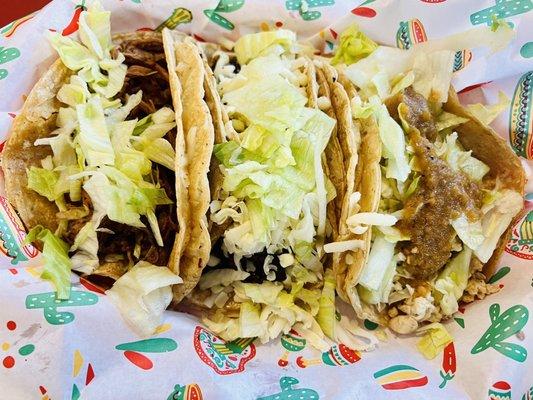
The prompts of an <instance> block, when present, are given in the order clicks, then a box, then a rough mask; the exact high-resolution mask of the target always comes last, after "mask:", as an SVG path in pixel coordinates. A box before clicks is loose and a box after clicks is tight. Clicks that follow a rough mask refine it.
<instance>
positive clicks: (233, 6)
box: [204, 0, 244, 31]
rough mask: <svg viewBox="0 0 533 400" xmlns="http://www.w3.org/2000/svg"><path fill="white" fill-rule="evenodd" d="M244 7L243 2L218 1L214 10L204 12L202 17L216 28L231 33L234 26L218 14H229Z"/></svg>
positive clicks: (232, 0) (231, 0)
mask: <svg viewBox="0 0 533 400" xmlns="http://www.w3.org/2000/svg"><path fill="white" fill-rule="evenodd" d="M243 5H244V0H220V2H219V3H218V5H217V7H216V8H215V9H207V10H204V15H205V16H206V17H207V18H209V19H210V20H211V21H212V22H214V23H215V24H217V25H218V26H220V27H222V28H224V29H227V30H228V31H232V30H233V29H235V25H234V24H233V22H231V21H230V20H228V19H226V18H225V17H223V16H222V15H220V13H231V12H234V11H237V10H239V9H240V8H242V6H243Z"/></svg>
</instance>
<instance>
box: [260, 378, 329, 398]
mask: <svg viewBox="0 0 533 400" xmlns="http://www.w3.org/2000/svg"><path fill="white" fill-rule="evenodd" d="M298 383H300V381H298V379H296V378H292V377H290V376H284V377H283V378H281V379H280V380H279V386H280V387H281V392H279V393H275V394H271V395H269V396H265V397H259V398H258V399H257V400H292V399H300V400H318V399H319V396H318V393H317V392H316V391H314V390H313V389H294V388H293V386H294V385H297V384H298Z"/></svg>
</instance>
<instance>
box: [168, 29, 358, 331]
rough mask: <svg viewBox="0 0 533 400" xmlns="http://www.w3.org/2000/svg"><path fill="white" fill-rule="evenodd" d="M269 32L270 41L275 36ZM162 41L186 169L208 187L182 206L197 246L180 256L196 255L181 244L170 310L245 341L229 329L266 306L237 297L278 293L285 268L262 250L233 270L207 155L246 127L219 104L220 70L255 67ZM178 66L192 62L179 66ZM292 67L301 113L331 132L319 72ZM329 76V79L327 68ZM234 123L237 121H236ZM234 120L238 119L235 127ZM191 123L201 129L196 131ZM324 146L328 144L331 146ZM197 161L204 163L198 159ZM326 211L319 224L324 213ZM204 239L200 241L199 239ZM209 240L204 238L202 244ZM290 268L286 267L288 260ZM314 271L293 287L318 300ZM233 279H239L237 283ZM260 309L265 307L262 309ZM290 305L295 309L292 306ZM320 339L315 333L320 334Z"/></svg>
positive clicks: (332, 211)
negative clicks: (168, 53) (174, 83)
mask: <svg viewBox="0 0 533 400" xmlns="http://www.w3.org/2000/svg"><path fill="white" fill-rule="evenodd" d="M272 34H274V35H276V33H272ZM251 36H254V35H251ZM259 36H260V34H257V36H256V37H257V38H259ZM163 38H164V41H165V45H166V47H167V48H171V49H174V51H175V54H176V59H179V60H181V61H178V62H177V63H176V65H175V66H172V62H169V65H170V66H171V69H172V68H175V70H176V73H177V76H178V77H179V80H180V84H181V88H182V94H183V96H182V97H183V126H184V136H185V141H186V143H187V158H188V162H189V163H194V165H191V168H197V169H199V165H201V169H202V170H204V171H205V172H204V175H203V177H208V181H209V185H207V182H202V184H201V185H199V184H197V185H196V186H197V187H198V188H199V187H200V186H201V188H202V190H201V193H199V194H198V196H199V197H201V198H202V199H203V201H202V202H198V203H196V205H195V202H194V201H190V204H191V209H190V212H191V216H190V219H189V224H190V225H191V226H194V224H195V223H200V221H201V224H200V225H199V226H201V229H198V230H197V232H196V233H192V232H191V237H190V238H189V241H191V242H189V243H194V240H200V242H201V243H202V245H201V250H202V255H201V256H198V255H197V256H196V257H190V258H187V252H188V249H190V251H196V250H197V249H198V244H194V245H192V244H191V245H189V244H186V245H185V250H184V254H183V256H182V258H181V260H180V276H181V277H182V278H183V281H184V284H183V285H176V286H175V288H174V299H173V306H174V307H176V308H177V309H180V310H185V311H188V312H192V313H195V314H197V315H199V316H201V317H203V318H204V322H205V323H206V324H207V325H208V326H209V328H210V329H212V330H213V331H215V332H216V333H217V334H218V335H219V336H221V337H223V338H225V339H227V340H231V339H235V338H237V337H248V336H250V334H251V333H247V331H246V330H245V328H243V327H241V328H239V331H238V332H237V331H236V329H235V326H237V325H239V324H240V325H241V326H242V325H243V323H248V322H250V323H251V322H252V321H251V320H250V321H245V319H249V318H252V317H251V316H249V317H244V316H245V315H248V314H247V313H255V312H256V311H257V310H255V311H253V310H252V309H253V308H255V307H259V308H261V307H264V308H266V309H267V310H268V309H269V306H268V305H266V303H263V302H265V301H266V300H265V299H262V300H261V299H258V298H257V297H254V295H251V296H252V297H251V298H250V297H248V295H245V296H244V297H243V293H242V292H241V290H243V289H244V290H255V289H257V290H259V291H265V293H266V292H270V293H272V291H274V292H276V291H278V290H282V289H281V288H280V285H281V283H282V281H283V279H285V278H284V277H282V274H283V276H285V275H284V274H285V271H284V269H285V267H281V266H280V265H278V260H277V258H278V256H279V255H280V253H279V252H278V253H276V252H272V253H269V252H267V251H266V249H263V250H261V251H260V252H257V253H255V254H250V255H248V256H246V257H244V258H242V263H243V265H244V264H246V265H244V266H243V267H237V266H236V261H235V260H234V258H233V255H232V254H231V253H229V252H228V250H227V249H226V248H225V244H223V243H224V240H225V235H226V234H227V232H228V230H230V229H232V228H234V224H233V221H232V220H231V219H230V218H227V219H225V220H223V221H220V220H218V219H217V220H216V222H215V220H214V219H213V214H214V213H217V211H218V210H219V209H220V206H221V204H222V203H223V202H224V201H225V200H226V199H227V198H228V194H229V195H231V193H228V192H227V191H225V190H223V184H224V178H225V175H224V173H223V172H222V171H223V166H222V165H221V164H222V163H221V161H220V160H219V159H218V158H217V157H216V156H215V155H216V153H217V149H220V146H221V145H224V144H228V142H232V143H239V142H240V141H241V140H243V139H242V138H243V136H242V128H238V127H237V128H236V126H237V125H238V123H239V122H240V121H243V120H244V121H246V118H245V117H243V116H242V115H240V114H239V112H238V111H237V113H236V110H235V109H232V108H231V107H229V106H228V105H227V104H226V103H225V102H224V100H223V98H224V90H223V89H222V88H221V87H222V86H223V85H224V82H227V79H228V78H227V77H225V76H224V73H225V72H224V71H227V70H228V69H231V70H233V71H236V72H233V73H230V75H232V76H236V74H238V72H239V70H241V69H242V68H255V67H250V66H249V65H246V64H247V63H243V64H241V63H240V62H239V61H238V60H237V56H236V54H235V53H233V52H230V51H227V50H224V49H222V48H221V47H220V46H214V45H212V44H207V45H206V44H204V43H198V42H194V41H193V40H192V39H191V38H187V37H184V36H183V35H180V34H176V33H174V32H170V31H164V32H163ZM252 43H253V41H252ZM186 60H194V61H189V62H187V61H186ZM298 63H299V64H298V65H299V67H297V70H295V71H293V72H292V73H293V74H294V76H297V77H298V78H294V79H298V80H300V81H301V82H303V81H305V83H303V84H302V83H300V86H299V89H298V90H301V93H302V94H303V93H305V96H306V103H307V104H305V107H307V108H308V109H309V110H311V109H312V110H315V111H314V112H316V113H318V114H321V115H323V118H325V119H327V121H328V124H331V127H333V124H334V121H333V118H331V117H334V111H333V107H332V105H331V104H332V102H331V99H330V94H329V88H326V86H327V84H326V83H325V81H324V82H322V84H323V86H322V88H321V87H320V84H319V81H318V80H317V76H318V75H319V74H320V73H322V72H320V68H317V67H315V65H314V64H313V62H312V61H311V59H309V58H307V57H303V56H302V57H301V58H300V59H299V61H298ZM329 71H330V72H331V73H334V70H332V69H331V70H329ZM192 82H194V85H195V86H194V89H191V90H190V92H189V95H186V94H185V92H186V90H185V87H186V86H192V85H193V83H192ZM286 85H287V86H290V85H291V83H289V81H288V80H287V82H286ZM232 90H233V89H232ZM292 90H293V89H292ZM320 110H322V111H323V112H322V111H320ZM188 114H189V115H191V123H190V124H188V122H187V115H188ZM236 115H237V117H236ZM313 115H314V114H313ZM327 115H329V116H330V118H328V117H327ZM193 117H194V118H193ZM239 118H241V120H240V121H239ZM236 119H237V120H238V121H235V120H236ZM199 121H202V122H199ZM204 121H205V122H204ZM273 121H275V120H273ZM204 123H205V125H204ZM246 123H248V122H246ZM199 124H200V125H201V126H202V127H203V128H200V127H198V125H199ZM199 131H202V132H204V133H205V135H206V136H204V138H205V137H207V136H209V137H208V138H207V139H204V141H203V142H202V144H203V143H207V144H206V145H205V147H202V149H201V150H198V153H197V156H192V154H193V153H194V150H192V148H193V146H196V147H200V144H199V143H198V140H194V135H195V134H198V132H199ZM258 134H259V133H258ZM189 136H190V137H189ZM332 142H335V143H333V144H332ZM328 143H329V144H328V145H327V148H328V149H330V148H334V149H335V150H333V151H338V154H340V155H341V157H342V154H341V150H340V145H339V143H338V139H337V138H336V137H335V138H333V137H332V138H331V139H330V140H329V142H328ZM213 145H214V146H215V149H214V155H213V156H212V157H211V152H212V151H213ZM324 147H326V146H324ZM204 150H209V153H204ZM331 154H332V152H331V151H330V150H325V151H324V152H323V153H322V154H321V157H320V164H321V168H323V171H324V174H325V179H326V180H327V181H328V182H327V185H328V188H330V189H328V190H331V192H333V190H334V189H337V190H338V188H340V187H341V186H338V188H337V186H336V185H335V183H334V182H332V183H331V184H330V181H329V179H331V181H333V180H334V179H333V178H330V177H331V176H332V174H333V172H332V171H335V174H336V176H337V177H338V179H339V181H341V180H342V181H343V182H346V177H345V176H344V164H343V162H342V159H335V158H334V157H331V156H330V155H331ZM204 156H207V157H205V158H204ZM209 161H210V165H209ZM356 163H357V159H355V160H353V162H352V164H351V167H352V170H353V173H352V180H354V177H353V175H354V174H355V165H356ZM193 175H195V173H194V172H193V171H189V177H191V179H192V176H193ZM339 184H340V183H339ZM343 184H345V183H343ZM193 186H195V185H193V183H192V181H191V182H190V183H189V191H191V190H192V188H193ZM333 188H334V189H333ZM324 194H325V193H324ZM333 203H334V201H330V202H329V204H328V205H327V210H326V207H325V208H324V218H325V220H327V222H326V225H327V226H324V233H322V234H321V236H320V237H318V236H317V237H316V238H315V239H314V240H315V242H314V243H315V244H317V243H318V246H319V247H320V248H322V246H323V245H324V243H325V242H326V241H330V240H332V238H333V237H334V236H335V237H336V236H337V235H338V233H337V229H338V228H337V226H336V225H337V220H338V218H337V216H336V213H337V211H338V212H340V204H341V202H340V201H339V202H338V204H339V208H338V210H337V207H336V206H334V205H333ZM209 204H211V207H209ZM326 211H327V218H326V215H325V213H326ZM280 212H281V211H280ZM195 221H196V222H195ZM206 221H207V222H206ZM326 231H327V233H326ZM200 233H201V235H200ZM199 235H200V236H201V239H198V238H199V237H200V236H199ZM205 238H207V240H206V239H205ZM209 238H210V240H208V239H209ZM204 244H205V246H204ZM204 250H205V252H204ZM284 251H285V252H287V251H288V250H287V249H285V250H284ZM286 256H287V258H288V259H290V258H291V257H292V258H293V259H294V257H293V256H292V255H290V254H288V253H287V254H286ZM318 257H321V258H322V261H323V265H325V266H327V265H329V264H330V261H329V256H328V255H324V254H323V253H322V255H319V256H318ZM317 259H318V258H317ZM269 260H270V262H271V263H272V264H270V265H268V267H269V268H274V269H271V270H270V272H269V273H270V274H271V275H272V276H270V275H268V276H269V278H268V279H267V272H268V271H266V270H264V268H266V266H267V264H268V262H269ZM208 261H209V263H208ZM292 262H293V263H294V261H292ZM250 263H251V264H253V265H254V267H252V269H249V266H247V265H249V264H250ZM243 268H244V269H243ZM254 268H255V269H254ZM316 268H317V269H316V271H315V272H316V278H311V279H310V281H305V280H302V282H301V286H300V287H301V288H302V291H303V292H305V293H311V291H314V292H313V293H314V295H313V296H319V295H320V290H321V288H322V286H323V273H322V265H320V267H319V266H317V267H316ZM225 271H226V272H225ZM274 271H275V272H274ZM302 273H304V272H302ZM237 275H239V276H238V277H237ZM232 282H234V283H235V287H236V289H235V291H231V290H229V289H230V287H231V285H232ZM247 285H248V286H247ZM223 286H225V287H226V289H224V290H222V292H224V293H221V291H220V289H221V288H222V287H223ZM261 287H263V288H261ZM276 288H277V289H276ZM237 292H238V293H237ZM283 293H284V292H283ZM287 295H288V293H287ZM272 296H273V295H272V294H271V295H270V297H269V296H267V297H268V298H269V299H270V300H269V301H274V298H275V296H274V298H273V297H272ZM291 297H292V295H291ZM252 298H255V299H256V300H257V305H256V306H253V307H251V304H252V303H251V299H252ZM317 299H318V297H317ZM295 300H296V299H295ZM252 301H253V300H252ZM263 304H265V305H264V306H263ZM302 304H303V303H302ZM293 307H295V306H294V305H293ZM298 307H303V308H298V310H301V312H302V313H307V311H308V310H307V307H308V306H307V305H305V306H304V305H300V304H299V306H298ZM243 308H244V309H243ZM294 309H296V308H294ZM316 311H317V310H313V313H315V314H316ZM265 312H266V311H265ZM287 312H289V313H291V307H290V306H289V304H287ZM297 312H300V311H297ZM266 315H268V314H266ZM332 315H333V314H332ZM310 316H311V314H309V317H310ZM300 318H301V317H300ZM306 318H307V316H306ZM266 319H267V317H265V321H266ZM311 321H312V318H310V319H308V320H307V321H306V324H308V325H309V324H312V322H311ZM271 323H273V322H271ZM282 324H283V327H282ZM285 324H286V322H283V323H282V322H279V326H280V329H283V331H285V330H287V329H289V328H290V327H291V326H292V325H293V324H294V322H292V323H291V324H290V325H288V326H287V327H286V326H285ZM313 324H316V322H313ZM302 329H304V328H302ZM269 334H272V333H265V332H260V331H256V332H255V335H256V336H259V337H261V340H263V341H266V340H268V335H269ZM277 334H278V333H276V334H274V335H273V337H275V336H277ZM265 335H266V336H265ZM320 335H323V334H322V333H320Z"/></svg>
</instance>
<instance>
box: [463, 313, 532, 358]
mask: <svg viewBox="0 0 533 400" xmlns="http://www.w3.org/2000/svg"><path fill="white" fill-rule="evenodd" d="M489 315H490V321H491V325H490V326H489V328H488V329H487V331H486V332H485V333H484V334H483V336H482V337H481V339H479V341H478V342H477V343H476V344H475V345H474V347H473V348H472V350H471V353H472V354H477V353H481V352H482V351H485V350H487V349H488V348H489V347H492V348H493V349H494V350H496V351H498V352H500V353H501V354H503V355H504V356H505V357H509V358H511V359H513V360H515V361H518V362H524V361H525V360H526V358H527V350H526V349H525V348H524V347H522V346H520V345H518V344H514V343H507V342H504V340H505V339H508V338H509V337H511V336H512V335H514V334H516V333H518V332H520V331H521V330H522V328H523V327H524V326H525V325H526V323H527V320H528V318H529V311H528V310H527V308H526V307H524V306H522V305H516V306H513V307H511V308H509V309H507V310H506V311H505V312H504V313H503V314H500V305H499V304H493V305H491V306H490V309H489Z"/></svg>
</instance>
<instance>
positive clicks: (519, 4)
mask: <svg viewBox="0 0 533 400" xmlns="http://www.w3.org/2000/svg"><path fill="white" fill-rule="evenodd" d="M530 10H533V0H496V5H494V6H492V7H489V8H485V9H483V10H480V11H478V12H475V13H474V14H472V15H471V16H470V22H471V24H472V25H480V24H487V25H488V26H490V25H492V16H493V15H495V16H496V18H508V17H512V16H514V15H518V14H523V13H525V12H528V11H530Z"/></svg>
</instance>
